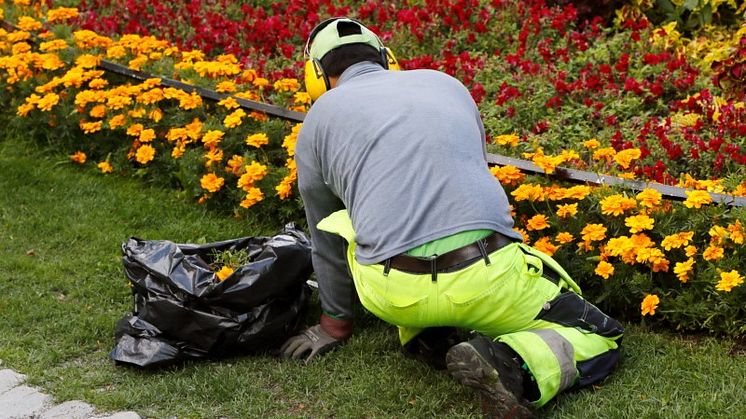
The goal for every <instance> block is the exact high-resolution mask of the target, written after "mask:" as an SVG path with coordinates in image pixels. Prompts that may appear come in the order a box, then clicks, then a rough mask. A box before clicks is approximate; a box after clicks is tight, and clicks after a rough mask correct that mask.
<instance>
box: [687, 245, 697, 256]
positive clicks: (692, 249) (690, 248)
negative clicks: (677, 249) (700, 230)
mask: <svg viewBox="0 0 746 419" xmlns="http://www.w3.org/2000/svg"><path fill="white" fill-rule="evenodd" d="M684 254H685V255H686V257H688V258H690V257H694V255H696V254H697V246H693V245H689V246H687V247H686V248H685V249H684Z"/></svg>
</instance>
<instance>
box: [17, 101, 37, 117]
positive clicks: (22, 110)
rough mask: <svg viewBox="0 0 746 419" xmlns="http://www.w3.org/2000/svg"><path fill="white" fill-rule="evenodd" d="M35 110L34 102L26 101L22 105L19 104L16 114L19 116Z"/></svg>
mask: <svg viewBox="0 0 746 419" xmlns="http://www.w3.org/2000/svg"><path fill="white" fill-rule="evenodd" d="M33 110H34V105H33V104H32V103H24V104H22V105H19V106H18V108H17V110H16V115H18V116H26V115H28V114H29V112H31V111H33Z"/></svg>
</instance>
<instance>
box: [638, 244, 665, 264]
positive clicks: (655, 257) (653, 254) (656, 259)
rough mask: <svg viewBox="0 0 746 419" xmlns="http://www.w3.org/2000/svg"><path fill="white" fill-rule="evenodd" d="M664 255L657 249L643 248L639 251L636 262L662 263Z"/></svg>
mask: <svg viewBox="0 0 746 419" xmlns="http://www.w3.org/2000/svg"><path fill="white" fill-rule="evenodd" d="M664 259H665V257H664V254H663V252H662V251H661V250H660V249H656V248H655V247H643V248H640V249H637V256H636V257H635V260H636V261H637V262H639V263H652V264H655V263H660V262H661V261H662V260H664Z"/></svg>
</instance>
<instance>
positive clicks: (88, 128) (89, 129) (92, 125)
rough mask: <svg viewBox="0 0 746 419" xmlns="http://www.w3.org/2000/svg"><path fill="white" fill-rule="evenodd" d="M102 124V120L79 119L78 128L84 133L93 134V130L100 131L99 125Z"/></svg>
mask: <svg viewBox="0 0 746 419" xmlns="http://www.w3.org/2000/svg"><path fill="white" fill-rule="evenodd" d="M103 125H104V123H103V122H102V121H95V122H85V121H80V129H82V130H83V132H84V133H86V134H93V133H94V132H97V131H101V127H102V126H103Z"/></svg>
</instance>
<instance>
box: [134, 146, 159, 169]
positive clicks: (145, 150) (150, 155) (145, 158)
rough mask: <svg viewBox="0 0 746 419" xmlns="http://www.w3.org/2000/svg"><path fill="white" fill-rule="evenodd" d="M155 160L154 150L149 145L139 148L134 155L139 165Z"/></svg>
mask: <svg viewBox="0 0 746 419" xmlns="http://www.w3.org/2000/svg"><path fill="white" fill-rule="evenodd" d="M154 158H155V148H153V146H151V145H150V144H145V145H142V146H140V147H139V148H138V149H137V152H136V153H135V160H137V162H138V163H140V164H147V163H149V162H151V161H153V159H154Z"/></svg>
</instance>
